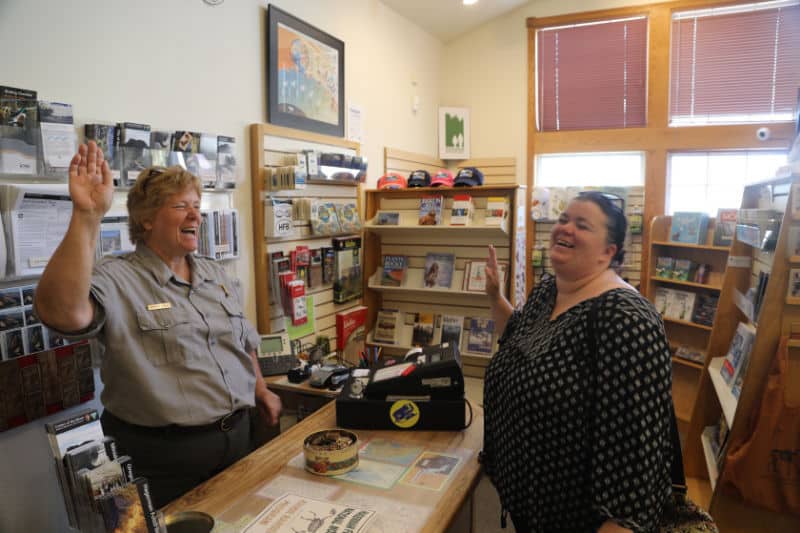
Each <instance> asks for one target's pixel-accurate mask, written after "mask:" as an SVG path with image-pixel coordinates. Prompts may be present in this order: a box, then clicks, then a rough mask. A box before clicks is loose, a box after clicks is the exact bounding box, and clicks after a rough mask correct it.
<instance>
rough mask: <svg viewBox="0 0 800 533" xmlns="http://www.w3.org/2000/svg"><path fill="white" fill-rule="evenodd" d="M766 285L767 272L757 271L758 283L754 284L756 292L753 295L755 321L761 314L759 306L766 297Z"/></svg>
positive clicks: (767, 279)
mask: <svg viewBox="0 0 800 533" xmlns="http://www.w3.org/2000/svg"><path fill="white" fill-rule="evenodd" d="M790 275H791V272H790ZM790 279H791V278H790ZM768 284H769V272H767V271H765V270H761V271H759V273H758V283H757V284H756V290H755V291H754V293H753V319H754V320H755V321H758V315H759V313H760V312H761V304H763V303H764V297H765V296H766V295H767V285H768ZM749 292H750V291H748V293H749Z"/></svg>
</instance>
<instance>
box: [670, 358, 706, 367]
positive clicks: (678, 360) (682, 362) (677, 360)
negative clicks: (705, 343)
mask: <svg viewBox="0 0 800 533" xmlns="http://www.w3.org/2000/svg"><path fill="white" fill-rule="evenodd" d="M672 362H673V363H675V364H678V365H683V366H688V367H689V368H694V369H697V370H703V364H702V363H698V362H697V361H692V360H690V359H684V358H683V357H678V356H677V355H673V356H672Z"/></svg>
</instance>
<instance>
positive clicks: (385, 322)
mask: <svg viewBox="0 0 800 533" xmlns="http://www.w3.org/2000/svg"><path fill="white" fill-rule="evenodd" d="M398 317H399V311H398V310H397V309H381V310H380V311H378V315H377V317H376V318H375V331H374V332H373V334H372V340H374V341H375V342H382V343H385V344H397V327H398V326H397V319H398Z"/></svg>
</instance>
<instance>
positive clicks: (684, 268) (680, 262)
mask: <svg viewBox="0 0 800 533" xmlns="http://www.w3.org/2000/svg"><path fill="white" fill-rule="evenodd" d="M693 271H694V263H692V262H691V261H690V260H688V259H676V260H675V263H674V265H673V267H672V279H674V280H678V281H689V280H690V279H692V277H693Z"/></svg>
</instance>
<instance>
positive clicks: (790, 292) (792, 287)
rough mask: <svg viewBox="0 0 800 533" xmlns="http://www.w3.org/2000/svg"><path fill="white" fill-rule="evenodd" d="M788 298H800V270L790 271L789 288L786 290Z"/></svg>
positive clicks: (793, 269)
mask: <svg viewBox="0 0 800 533" xmlns="http://www.w3.org/2000/svg"><path fill="white" fill-rule="evenodd" d="M786 297H787V298H800V268H792V269H789V286H788V287H787V289H786Z"/></svg>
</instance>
